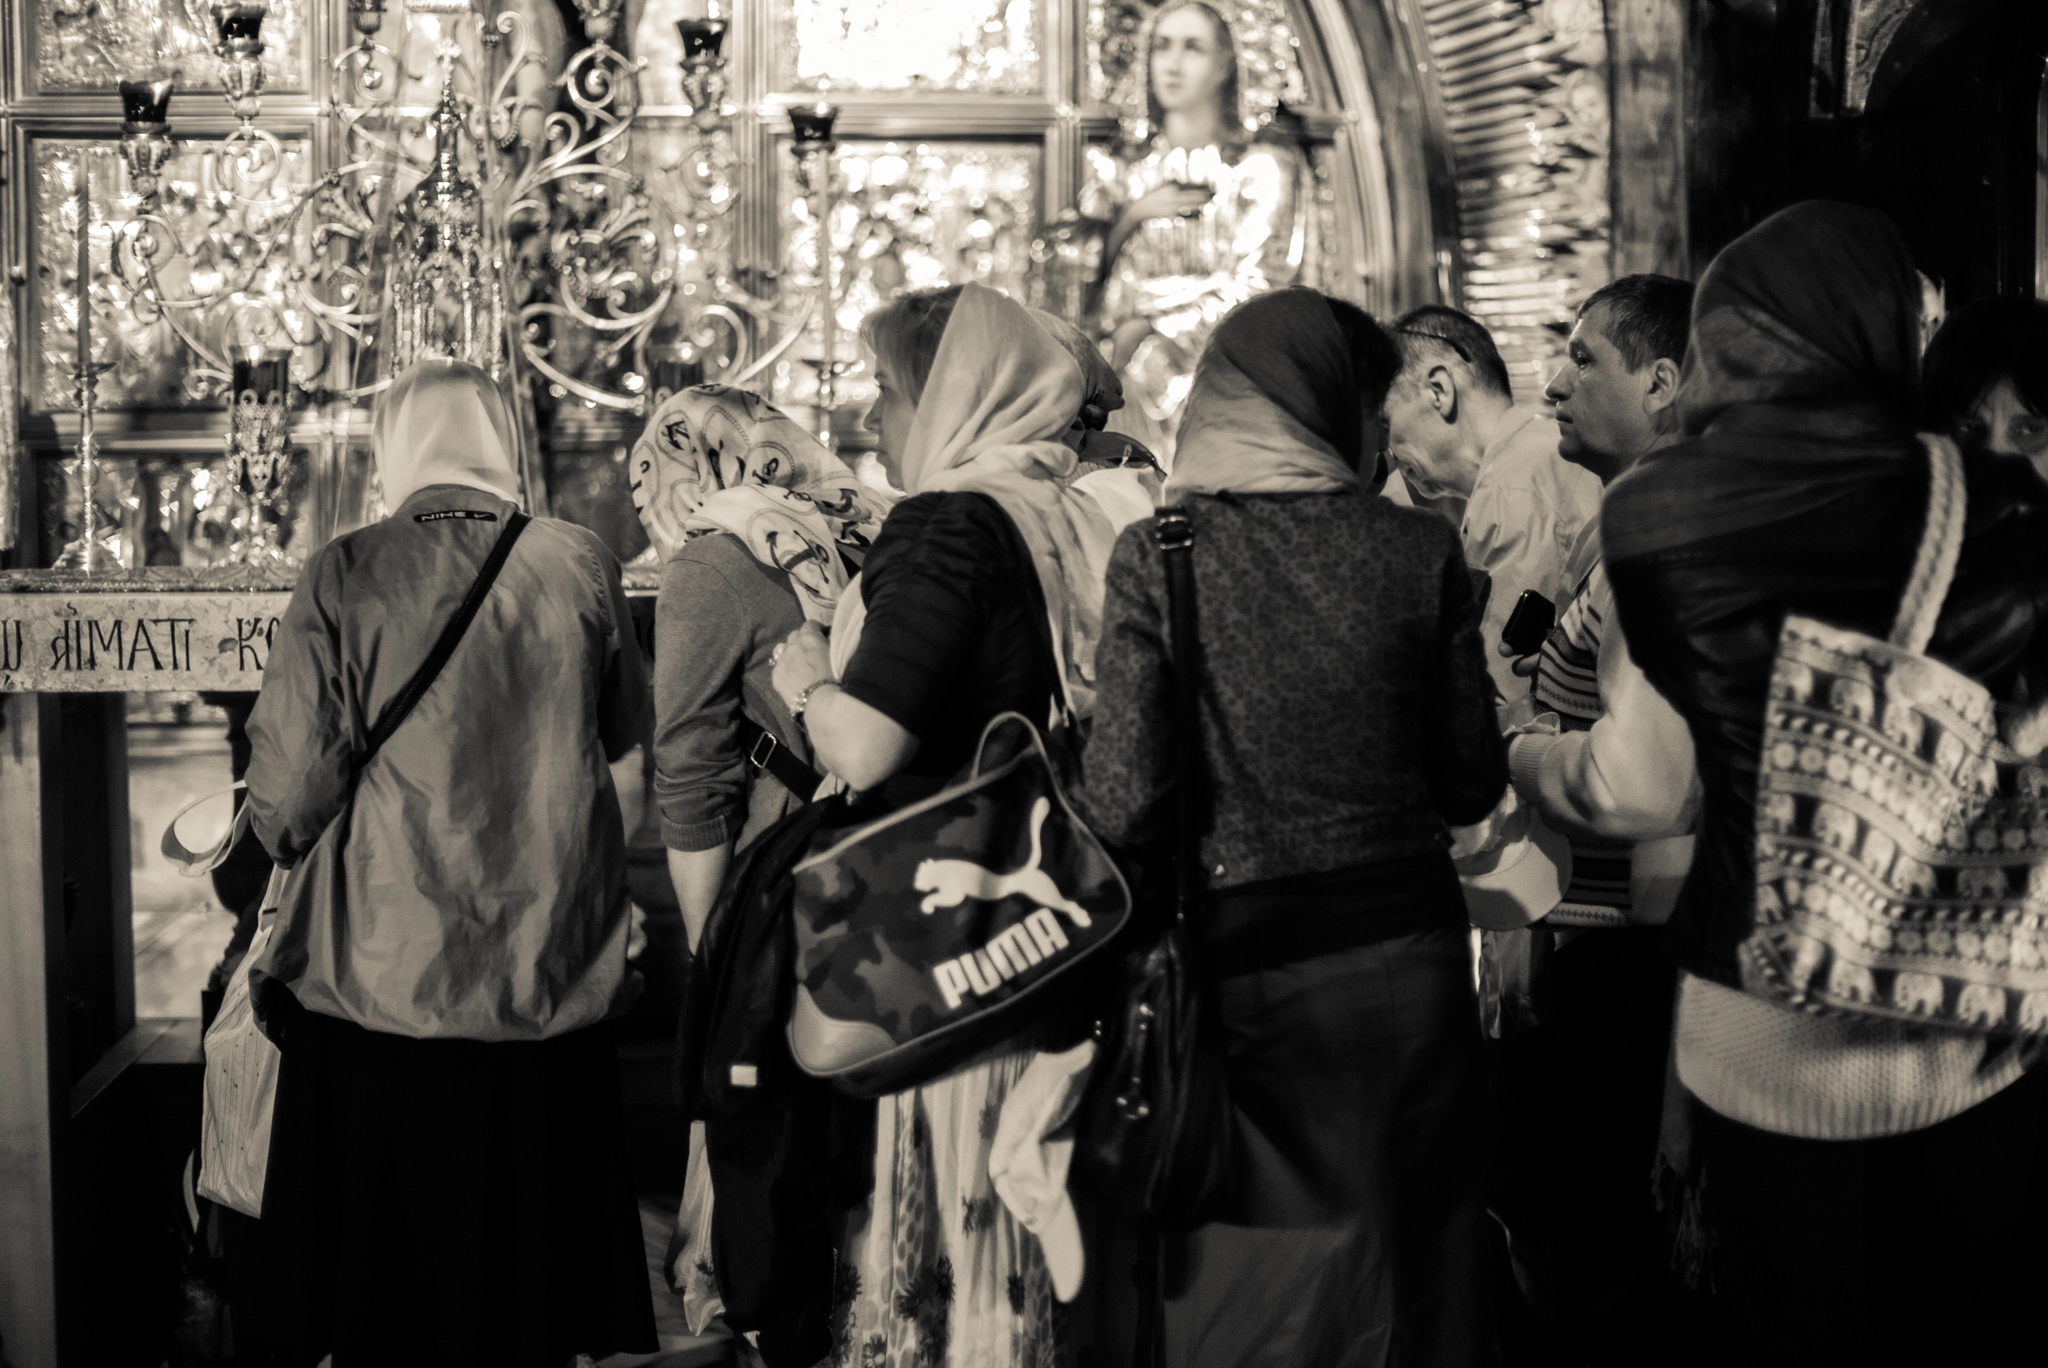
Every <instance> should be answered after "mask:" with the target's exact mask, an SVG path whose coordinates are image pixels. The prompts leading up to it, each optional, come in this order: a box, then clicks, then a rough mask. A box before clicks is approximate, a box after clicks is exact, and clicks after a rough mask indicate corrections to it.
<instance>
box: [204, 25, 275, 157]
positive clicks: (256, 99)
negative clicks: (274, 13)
mask: <svg viewBox="0 0 2048 1368" xmlns="http://www.w3.org/2000/svg"><path fill="white" fill-rule="evenodd" d="M269 12H270V6H269V5H268V4H267V3H265V0H215V3H214V6H213V23H214V28H215V30H216V31H217V32H218V33H219V35H220V41H219V42H217V43H215V44H214V46H213V51H214V55H215V56H217V57H219V58H220V62H221V88H222V91H223V93H224V97H225V98H226V100H227V102H228V108H230V109H232V110H234V111H235V117H236V118H238V119H240V120H241V121H242V126H243V127H244V128H246V127H248V126H249V125H250V124H252V123H254V122H255V120H256V116H257V115H258V114H261V113H262V112H263V100H262V98H261V97H262V94H263V16H264V15H266V14H268V13H269Z"/></svg>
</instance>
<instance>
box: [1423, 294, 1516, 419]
mask: <svg viewBox="0 0 2048 1368" xmlns="http://www.w3.org/2000/svg"><path fill="white" fill-rule="evenodd" d="M1393 333H1394V341H1395V342H1396V343H1398V344H1399V346H1400V348H1401V362H1402V366H1401V374H1402V377H1403V378H1404V379H1408V378H1411V377H1419V376H1421V375H1422V374H1424V373H1426V372H1427V371H1428V369H1429V368H1430V367H1431V366H1439V365H1451V366H1459V367H1460V368H1462V369H1463V370H1464V372H1465V373H1466V374H1467V375H1469V376H1470V377H1471V378H1472V381H1473V383H1474V384H1476V385H1477V386H1478V387H1479V388H1480V389H1481V390H1482V391H1484V392H1485V393H1488V394H1492V395H1497V396H1498V397H1500V398H1502V399H1512V398H1513V397H1514V385H1513V383H1512V382H1511V381H1510V380H1509V378H1508V363H1507V362H1505V361H1503V360H1501V359H1500V348H1499V347H1496V346H1495V345H1494V343H1493V334H1492V333H1490V332H1488V331H1487V330H1486V325H1485V324H1484V323H1481V322H1480V321H1479V320H1478V319H1476V318H1474V317H1472V315H1470V314H1468V313H1461V312H1459V311H1458V310H1457V309H1453V308H1451V307H1450V306H1449V305H1448V304H1424V305H1423V306H1422V307H1421V308H1419V309H1410V310H1409V311H1408V312H1407V313H1404V314H1402V315H1401V318H1400V321H1398V322H1397V323H1395V324H1394V328H1393Z"/></svg>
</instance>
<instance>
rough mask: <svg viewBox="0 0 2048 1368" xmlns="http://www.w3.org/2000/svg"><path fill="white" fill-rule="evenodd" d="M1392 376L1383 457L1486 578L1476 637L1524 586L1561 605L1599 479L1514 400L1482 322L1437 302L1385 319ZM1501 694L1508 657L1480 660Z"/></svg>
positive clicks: (1500, 622) (1507, 689) (1514, 681)
mask: <svg viewBox="0 0 2048 1368" xmlns="http://www.w3.org/2000/svg"><path fill="white" fill-rule="evenodd" d="M1393 336H1394V340H1395V341H1396V342H1397V343H1399V344H1400V347H1401V359H1402V366H1401V373H1400V375H1399V376H1398V377H1397V378H1396V379H1395V381H1394V387H1393V389H1392V390H1391V391H1389V393H1388V395H1387V440H1388V455H1389V456H1390V457H1391V458H1392V461H1393V464H1394V466H1395V468H1396V469H1397V470H1398V471H1399V472H1400V475H1401V478H1402V480H1403V482H1404V483H1405V485H1406V487H1407V492H1408V496H1409V498H1410V499H1411V500H1412V501H1413V502H1414V503H1415V505H1416V506H1417V507H1421V508H1428V509H1431V510H1433V511H1435V512H1438V513H1441V514H1442V515H1443V516H1444V517H1446V518H1448V519H1450V521H1451V522H1452V524H1453V525H1454V526H1456V527H1457V528H1458V529H1459V532H1460V534H1461V536H1462V538H1463V540H1464V544H1465V560H1466V562H1467V563H1468V564H1470V565H1471V567H1472V568H1473V569H1474V570H1480V571H1484V572H1485V573H1486V575H1487V577H1488V579H1489V580H1490V581H1491V585H1492V587H1491V589H1490V590H1489V592H1488V596H1487V601H1486V611H1485V614H1484V616H1483V617H1482V618H1481V620H1480V631H1481V639H1482V640H1483V641H1485V642H1486V643H1487V644H1488V645H1489V646H1491V645H1493V644H1494V643H1497V642H1499V640H1500V634H1501V629H1502V628H1503V627H1505V626H1506V625H1507V620H1508V616H1509V615H1510V614H1511V613H1513V612H1514V610H1515V605H1516V603H1517V602H1518V601H1519V600H1520V599H1521V597H1522V595H1523V593H1524V592H1526V591H1528V590H1532V589H1533V590H1534V591H1536V592H1537V593H1539V594H1541V595H1542V596H1543V597H1544V598H1546V599H1548V600H1549V601H1550V602H1551V604H1552V605H1554V606H1557V605H1562V604H1563V602H1564V601H1565V599H1566V598H1567V597H1568V596H1569V595H1570V592H1571V589H1572V587H1573V585H1575V584H1576V583H1577V582H1578V579H1579V576H1580V575H1582V574H1583V573H1584V572H1583V568H1575V567H1573V566H1572V565H1571V557H1572V553H1573V550H1574V548H1575V547H1577V546H1578V545H1580V542H1581V537H1582V535H1583V533H1584V529H1585V528H1586V526H1587V525H1588V524H1589V523H1590V522H1591V521H1592V519H1593V516H1594V514H1595V512H1596V511H1597V510H1598V508H1599V505H1600V483H1599V481H1598V480H1597V479H1594V478H1593V477H1592V476H1590V475H1588V474H1586V473H1585V472H1584V471H1581V470H1578V469H1575V468H1574V467H1572V466H1570V465H1567V464H1566V463H1565V462H1564V461H1563V460H1561V459H1560V458H1559V456H1558V430H1557V425H1556V424H1555V423H1553V422H1551V421H1550V419H1548V418H1546V417H1544V416H1543V415H1542V414H1541V413H1539V412H1538V411H1537V410H1536V409H1534V408H1530V407H1521V406H1517V405H1516V403H1515V401H1514V392H1513V388H1512V386H1511V385H1510V383H1509V378H1508V368H1507V365H1506V364H1505V363H1504V362H1503V361H1502V360H1501V356H1500V351H1499V349H1498V348H1496V347H1495V346H1494V343H1493V337H1492V335H1491V334H1490V333H1488V332H1487V330H1486V328H1485V325H1483V324H1481V323H1480V322H1479V321H1478V320H1477V319H1475V318H1472V317H1471V316H1470V315H1467V314H1463V313H1460V312H1458V310H1456V309H1452V308H1447V307H1445V306H1444V305H1441V304H1428V305H1424V306H1423V307H1422V308H1419V309H1411V310H1410V311H1409V312H1408V313H1406V314H1404V315H1402V317H1401V320H1400V322H1398V323H1396V324H1395V325H1394V328H1393ZM1488 668H1489V669H1490V670H1491V672H1492V674H1493V679H1494V685H1495V687H1496V688H1497V689H1498V690H1499V692H1500V695H1501V697H1502V698H1514V697H1516V696H1517V695H1519V694H1521V693H1523V692H1525V689H1524V686H1523V685H1522V683H1521V681H1520V680H1519V679H1518V678H1516V676H1515V674H1514V672H1513V669H1512V668H1511V666H1510V663H1509V662H1508V661H1507V660H1505V659H1502V658H1499V657H1494V658H1492V659H1490V660H1489V661H1488Z"/></svg>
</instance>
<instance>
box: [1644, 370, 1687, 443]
mask: <svg viewBox="0 0 2048 1368" xmlns="http://www.w3.org/2000/svg"><path fill="white" fill-rule="evenodd" d="M1649 370H1650V373H1649V375H1648V376H1647V377H1645V378H1646V379H1647V380H1648V382H1649V383H1648V384H1647V385H1645V386H1644V388H1643V412H1644V413H1646V414H1648V415H1649V417H1650V426H1651V427H1652V428H1653V429H1654V430H1656V431H1657V432H1658V433H1660V434H1661V433H1667V432H1671V431H1673V430H1675V429H1676V428H1677V426H1678V379H1679V370H1678V363H1677V362H1676V361H1673V360H1672V359H1671V358H1670V357H1668V356H1660V357H1658V358H1657V359H1656V360H1655V361H1652V362H1651V363H1650V367H1649Z"/></svg>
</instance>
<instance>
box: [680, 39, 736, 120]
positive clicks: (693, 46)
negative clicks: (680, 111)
mask: <svg viewBox="0 0 2048 1368" xmlns="http://www.w3.org/2000/svg"><path fill="white" fill-rule="evenodd" d="M725 31H726V22H725V20H723V19H678V20H677V21H676V33H677V34H678V35H680V36H681V38H682V40H683V61H682V68H683V100H684V101H685V102H686V103H687V104H688V105H689V106H690V117H691V118H692V119H693V120H694V121H695V123H696V125H697V128H698V130H699V132H701V133H704V134H711V133H717V132H723V131H725V130H727V129H730V128H731V127H732V111H731V110H730V109H728V108H726V104H725V91H726V84H725Z"/></svg>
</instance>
